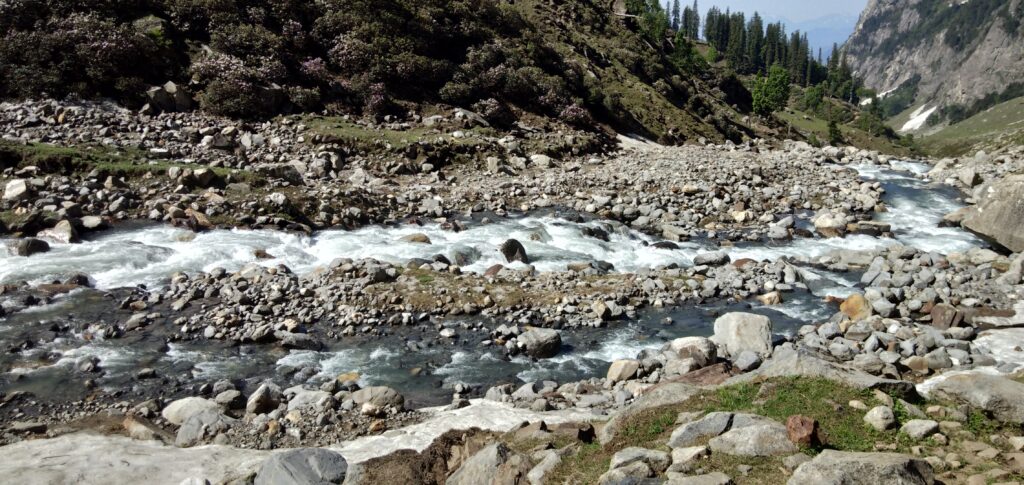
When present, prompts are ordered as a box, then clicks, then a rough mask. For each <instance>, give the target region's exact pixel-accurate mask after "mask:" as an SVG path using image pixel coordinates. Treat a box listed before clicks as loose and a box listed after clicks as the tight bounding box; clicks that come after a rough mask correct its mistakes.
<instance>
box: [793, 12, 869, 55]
mask: <svg viewBox="0 0 1024 485" xmlns="http://www.w3.org/2000/svg"><path fill="white" fill-rule="evenodd" d="M783 23H785V24H786V26H787V27H788V28H789V29H791V30H799V31H801V32H806V33H807V40H808V41H809V42H810V43H811V50H812V51H814V52H815V53H817V52H818V49H821V51H822V52H823V55H824V56H825V57H828V55H829V53H831V52H832V44H838V45H842V44H843V43H844V42H846V39H848V38H849V37H850V34H852V33H853V29H854V28H855V27H856V26H857V16H855V15H841V14H834V15H827V16H825V17H819V18H816V19H813V20H805V21H802V22H789V21H785V20H783Z"/></svg>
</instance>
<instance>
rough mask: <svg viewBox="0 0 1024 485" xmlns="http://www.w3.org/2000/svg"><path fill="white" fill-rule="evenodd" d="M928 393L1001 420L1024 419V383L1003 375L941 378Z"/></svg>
mask: <svg viewBox="0 0 1024 485" xmlns="http://www.w3.org/2000/svg"><path fill="white" fill-rule="evenodd" d="M929 394H930V395H931V396H933V397H936V398H939V399H946V400H949V401H953V402H957V403H963V404H968V405H970V406H973V407H975V408H978V409H982V410H984V411H988V412H990V413H992V416H994V417H995V418H996V419H998V420H999V421H1001V422H1004V423H1013V424H1020V423H1021V422H1024V384H1021V383H1019V382H1017V381H1013V380H1010V379H1007V378H1005V377H999V376H993V375H987V374H979V373H973V372H972V373H969V374H958V375H954V376H950V377H947V378H945V379H943V380H942V381H941V382H939V383H938V384H936V385H935V386H934V387H932V389H931V391H929Z"/></svg>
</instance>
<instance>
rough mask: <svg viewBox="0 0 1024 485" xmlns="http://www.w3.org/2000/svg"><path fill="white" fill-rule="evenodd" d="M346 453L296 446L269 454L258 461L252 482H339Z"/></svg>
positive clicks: (284, 484) (320, 484)
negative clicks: (258, 465)
mask: <svg viewBox="0 0 1024 485" xmlns="http://www.w3.org/2000/svg"><path fill="white" fill-rule="evenodd" d="M347 474H348V462H347V461H346V460H345V457H343V456H341V455H340V454H338V453H335V452H333V451H331V450H327V449H323V448H299V449H294V450H288V451H284V452H281V453H277V454H274V455H271V456H270V458H267V459H266V461H264V462H263V464H262V465H260V469H259V471H258V472H257V473H256V480H255V482H254V485H292V484H294V485H300V484H302V485H305V484H316V485H325V484H329V483H342V482H344V481H345V476H346V475H347Z"/></svg>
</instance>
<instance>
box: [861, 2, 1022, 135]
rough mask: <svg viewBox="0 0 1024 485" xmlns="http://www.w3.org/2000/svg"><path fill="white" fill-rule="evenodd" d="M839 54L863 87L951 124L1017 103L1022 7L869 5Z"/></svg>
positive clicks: (989, 4)
mask: <svg viewBox="0 0 1024 485" xmlns="http://www.w3.org/2000/svg"><path fill="white" fill-rule="evenodd" d="M845 49H846V54H847V60H848V61H849V63H850V65H851V67H852V68H853V69H854V72H855V73H856V74H857V75H858V76H860V77H861V78H862V79H863V80H864V83H865V85H866V86H867V87H870V88H873V89H875V90H876V91H878V92H892V93H894V95H896V94H898V95H899V96H898V98H899V99H901V100H903V103H904V105H903V106H900V108H902V109H906V108H910V107H914V106H917V107H918V108H922V109H920V110H918V111H919V114H922V113H927V112H929V111H931V112H932V113H934V114H933V115H932V119H931V123H935V122H936V121H939V122H957V121H960V120H962V119H964V118H966V117H969V116H971V115H972V114H974V113H977V112H979V111H981V110H984V109H987V108H988V107H990V106H993V105H995V104H996V103H998V102H1000V101H1003V100H1006V99H1011V98H1013V97H1017V96H1021V95H1024V0H871V1H870V2H869V3H868V5H867V7H866V8H865V10H864V12H863V13H862V14H861V17H860V20H859V21H858V23H857V27H856V29H855V31H854V32H853V34H852V35H851V36H850V38H849V40H848V41H847V44H846V48H845ZM919 121H923V120H919ZM920 124H923V123H920Z"/></svg>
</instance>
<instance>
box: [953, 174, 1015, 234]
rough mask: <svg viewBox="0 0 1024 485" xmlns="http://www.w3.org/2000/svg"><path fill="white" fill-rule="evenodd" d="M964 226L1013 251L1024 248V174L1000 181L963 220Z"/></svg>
mask: <svg viewBox="0 0 1024 485" xmlns="http://www.w3.org/2000/svg"><path fill="white" fill-rule="evenodd" d="M963 227H965V228H966V229H968V230H970V231H973V232H975V233H978V234H980V235H981V236H984V237H986V238H988V239H990V240H992V241H995V242H996V243H999V244H1000V245H1001V246H1003V247H1005V248H1007V249H1009V250H1010V251H1013V252H1018V253H1019V252H1024V231H1021V229H1020V228H1021V227H1024V175H1011V176H1008V177H1005V178H1003V179H1001V180H998V181H996V182H995V183H993V184H992V185H991V186H989V187H988V189H987V190H985V191H984V195H983V196H982V199H981V201H980V202H979V203H978V205H976V206H975V207H974V208H973V209H972V210H971V211H969V212H968V213H967V216H966V217H965V218H964V220H963Z"/></svg>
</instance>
